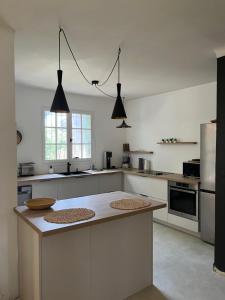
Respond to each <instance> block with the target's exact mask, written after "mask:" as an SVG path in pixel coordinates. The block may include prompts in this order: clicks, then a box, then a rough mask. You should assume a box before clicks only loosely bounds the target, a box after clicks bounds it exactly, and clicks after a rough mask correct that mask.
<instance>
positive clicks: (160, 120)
mask: <svg viewBox="0 0 225 300" xmlns="http://www.w3.org/2000/svg"><path fill="white" fill-rule="evenodd" d="M126 109H127V115H128V124H129V125H132V128H131V129H127V130H126V139H127V142H128V143H130V148H131V149H134V150H136V149H143V150H152V151H154V154H153V155H147V156H146V155H145V156H143V155H139V157H145V158H148V159H150V160H151V162H152V169H155V170H163V171H170V172H178V173H182V162H183V161H186V160H189V159H192V158H199V157H200V148H199V146H200V145H199V141H200V126H199V125H200V124H201V123H206V122H209V121H210V120H212V119H215V118H216V83H215V82H214V83H209V84H204V85H200V86H196V87H192V88H187V89H183V90H178V91H174V92H170V93H166V94H160V95H156V96H151V97H146V98H142V99H136V100H131V101H127V104H126ZM169 137H176V138H178V139H181V140H183V141H197V142H198V144H197V145H157V142H159V141H160V140H161V139H162V138H169ZM137 158H138V156H137V155H135V156H133V157H132V160H133V164H134V166H135V167H137V161H138V160H137Z"/></svg>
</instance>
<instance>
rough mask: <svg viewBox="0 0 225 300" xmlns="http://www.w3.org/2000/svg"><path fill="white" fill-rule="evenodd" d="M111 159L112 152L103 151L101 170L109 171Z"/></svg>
mask: <svg viewBox="0 0 225 300" xmlns="http://www.w3.org/2000/svg"><path fill="white" fill-rule="evenodd" d="M111 158H112V152H110V151H105V152H104V154H103V168H104V169H111Z"/></svg>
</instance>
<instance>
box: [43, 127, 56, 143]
mask: <svg viewBox="0 0 225 300" xmlns="http://www.w3.org/2000/svg"><path fill="white" fill-rule="evenodd" d="M55 142H56V139H55V128H45V143H46V144H55Z"/></svg>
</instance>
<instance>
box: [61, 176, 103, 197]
mask: <svg viewBox="0 0 225 300" xmlns="http://www.w3.org/2000/svg"><path fill="white" fill-rule="evenodd" d="M59 181H60V183H59V187H58V199H69V198H76V197H81V196H88V195H94V194H98V179H97V176H84V177H72V178H66V179H62V180H59Z"/></svg>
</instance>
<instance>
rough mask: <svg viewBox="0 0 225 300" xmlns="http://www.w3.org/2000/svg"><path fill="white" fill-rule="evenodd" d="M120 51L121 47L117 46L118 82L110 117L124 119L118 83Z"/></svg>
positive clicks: (125, 116) (119, 84)
mask: <svg viewBox="0 0 225 300" xmlns="http://www.w3.org/2000/svg"><path fill="white" fill-rule="evenodd" d="M120 52H121V49H120V48H119V55H118V83H117V97H116V102H115V105H114V109H113V113H112V116H111V119H126V118H127V115H126V112H125V109H124V106H123V100H122V98H121V83H120Z"/></svg>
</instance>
